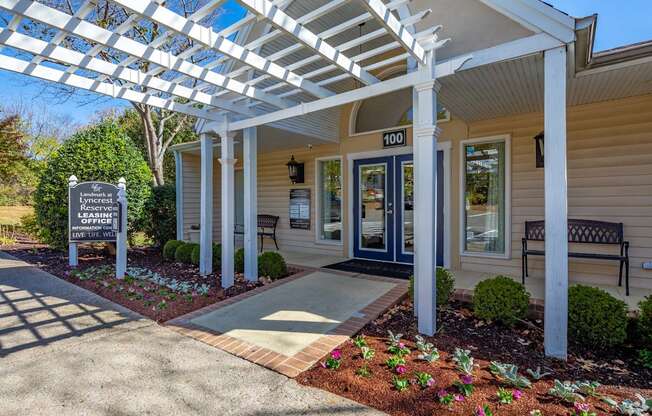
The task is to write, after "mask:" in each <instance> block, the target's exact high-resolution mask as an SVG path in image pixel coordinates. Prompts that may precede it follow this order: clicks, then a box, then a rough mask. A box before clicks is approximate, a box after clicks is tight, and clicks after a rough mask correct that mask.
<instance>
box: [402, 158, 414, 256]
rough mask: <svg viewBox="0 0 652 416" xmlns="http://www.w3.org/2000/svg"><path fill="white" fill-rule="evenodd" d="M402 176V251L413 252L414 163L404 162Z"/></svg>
mask: <svg viewBox="0 0 652 416" xmlns="http://www.w3.org/2000/svg"><path fill="white" fill-rule="evenodd" d="M401 169H402V175H401V176H402V178H403V201H402V208H403V253H414V164H413V163H412V162H404V163H403V164H402V166H401Z"/></svg>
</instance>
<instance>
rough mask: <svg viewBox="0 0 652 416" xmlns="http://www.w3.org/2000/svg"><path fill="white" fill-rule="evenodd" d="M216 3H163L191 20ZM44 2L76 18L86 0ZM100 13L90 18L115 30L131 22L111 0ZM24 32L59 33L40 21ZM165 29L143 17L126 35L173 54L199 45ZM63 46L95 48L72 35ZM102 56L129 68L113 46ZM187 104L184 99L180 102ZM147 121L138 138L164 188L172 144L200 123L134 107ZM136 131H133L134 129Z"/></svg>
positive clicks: (139, 63) (191, 83) (61, 90)
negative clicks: (140, 138)
mask: <svg viewBox="0 0 652 416" xmlns="http://www.w3.org/2000/svg"><path fill="white" fill-rule="evenodd" d="M209 1H210V0H168V1H165V2H163V4H164V5H165V6H166V7H168V8H169V9H171V10H174V11H175V12H177V13H178V14H180V15H182V16H184V17H186V18H188V17H190V16H191V15H192V14H193V13H194V12H196V11H197V10H199V9H200V8H201V7H203V6H204V5H206V4H207V3H208V2H209ZM42 3H45V4H47V5H48V6H50V7H53V8H56V9H59V10H62V11H64V12H66V13H68V14H70V15H73V14H75V11H76V10H78V9H79V7H80V4H81V3H83V2H82V1H81V0H44V1H42ZM94 4H95V7H94V10H93V11H92V12H91V13H89V14H88V16H87V17H86V20H88V21H91V22H92V23H95V24H96V25H98V26H101V27H103V28H106V29H109V30H112V29H116V28H118V27H119V26H120V25H122V24H123V23H125V21H126V20H127V19H128V18H129V13H128V12H127V11H126V10H125V9H123V8H122V7H120V6H118V5H116V4H114V3H112V2H109V1H107V0H98V1H96V2H94ZM220 13H221V12H220V9H219V8H216V10H214V11H213V12H212V13H210V14H209V15H208V16H205V17H204V18H202V19H201V20H200V21H199V22H200V23H201V24H203V25H206V26H213V24H214V22H215V19H216V18H217V17H218V16H219V14H220ZM23 25H24V27H23V29H24V30H25V31H26V32H27V33H29V34H31V35H33V36H36V37H39V38H46V39H47V38H50V39H51V38H52V37H53V36H56V33H57V31H56V30H54V29H52V28H51V27H48V26H46V25H42V24H39V23H35V22H31V21H30V22H27V23H24V24H23ZM167 33H168V32H166V31H165V30H162V28H160V27H159V25H157V24H154V23H151V22H147V21H145V20H142V19H137V20H136V23H135V24H133V25H132V26H131V29H130V30H128V31H127V32H126V33H125V36H127V37H130V38H132V39H135V40H137V41H139V42H142V43H144V44H150V43H151V42H152V41H154V40H155V39H158V38H159V37H161V36H163V37H165V41H164V42H162V44H161V45H160V46H159V47H158V49H160V50H162V51H165V52H170V53H171V54H173V55H178V54H180V53H183V52H185V51H187V50H189V49H191V48H193V47H194V46H195V44H194V41H192V40H191V39H188V38H186V37H182V36H168V34H167ZM61 45H62V46H63V47H66V48H69V49H73V50H76V51H79V52H86V51H88V49H89V47H90V46H93V45H89V43H88V42H87V41H86V40H84V39H81V38H77V37H73V36H66V37H65V38H64V39H63V40H62V41H61ZM218 56H219V55H218V54H217V53H216V52H215V51H211V50H206V49H203V50H202V51H201V52H200V51H198V52H196V53H194V54H192V56H189V57H188V58H186V59H187V60H188V61H190V62H193V63H201V62H203V61H206V60H214V59H217V57H218ZM97 58H99V59H103V60H105V61H108V62H112V63H115V64H121V65H125V62H127V57H126V56H125V54H123V53H120V52H118V51H116V50H114V49H112V48H102V49H101V50H100V52H99V53H98V54H97ZM129 67H131V68H134V69H136V68H137V69H139V70H141V71H143V72H149V71H154V74H155V75H158V76H161V77H162V78H165V79H168V80H172V79H174V78H176V77H178V76H179V74H178V73H176V72H175V71H172V70H167V69H166V68H155V67H154V65H153V64H151V63H149V62H148V61H145V60H136V61H134V62H130V63H129ZM98 80H100V81H103V80H104V79H103V77H98ZM106 81H108V82H113V83H115V84H116V85H120V86H122V85H124V83H123V82H122V81H120V80H111V79H108V80H106ZM47 85H48V87H47V88H48V89H49V90H50V92H51V93H52V94H55V96H56V97H57V98H58V99H60V100H62V99H67V98H70V97H71V96H72V95H73V94H78V95H79V94H86V97H91V98H90V99H88V101H87V102H92V101H96V100H98V98H97V96H96V95H89V94H88V93H79V92H76V91H75V90H74V89H73V88H71V87H67V86H64V85H61V84H53V85H52V84H47ZM184 85H186V86H188V87H191V88H194V87H196V86H197V81H196V80H195V79H192V80H188V81H186V82H185V83H184ZM133 88H134V89H137V90H138V91H140V92H143V93H145V94H147V95H163V96H165V94H162V93H160V92H158V91H156V90H152V89H150V88H146V87H142V86H134V87H133ZM179 101H183V100H179ZM132 105H133V108H134V110H135V114H137V116H138V118H139V119H140V122H141V132H142V134H141V135H139V136H138V137H142V143H143V149H144V151H145V154H146V155H147V157H146V160H147V164H148V165H149V167H150V170H151V171H152V173H153V176H154V182H155V184H156V185H163V184H164V183H165V178H166V175H165V158H166V152H167V150H168V148H169V146H170V145H171V144H173V143H176V142H178V141H179V140H180V137H182V136H183V137H185V138H186V139H187V138H188V136H187V135H185V133H184V132H187V131H188V130H191V129H192V127H193V126H194V124H195V121H196V120H195V118H194V117H192V116H189V115H185V114H178V113H174V112H172V111H168V110H163V109H159V108H154V107H151V106H149V105H146V104H138V103H132ZM132 116H133V115H132V114H128V115H127V118H130V117H132ZM130 133H132V132H131V131H130Z"/></svg>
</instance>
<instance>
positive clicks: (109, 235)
mask: <svg viewBox="0 0 652 416" xmlns="http://www.w3.org/2000/svg"><path fill="white" fill-rule="evenodd" d="M118 190H119V189H118V187H117V186H115V185H112V184H109V183H103V182H83V183H80V184H78V185H76V186H73V187H71V188H70V193H69V198H70V201H69V205H68V206H69V211H68V212H69V222H68V224H69V230H68V232H69V234H68V235H69V239H70V241H71V242H89V241H116V236H117V233H118V232H119V231H120V220H119V219H120V204H119V203H118Z"/></svg>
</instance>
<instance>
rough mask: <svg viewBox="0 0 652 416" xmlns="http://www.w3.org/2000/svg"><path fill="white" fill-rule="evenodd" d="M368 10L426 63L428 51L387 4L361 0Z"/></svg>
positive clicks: (373, 0)
mask: <svg viewBox="0 0 652 416" xmlns="http://www.w3.org/2000/svg"><path fill="white" fill-rule="evenodd" d="M361 1H362V3H363V4H364V5H365V7H366V8H367V10H369V12H370V13H371V14H372V15H374V17H376V20H378V22H379V23H380V24H381V25H382V26H383V27H384V28H385V29H386V30H387V32H388V33H389V34H390V35H391V36H392V37H393V38H394V39H396V40H397V41H399V42H400V43H401V45H403V47H404V48H405V49H407V51H408V52H409V53H410V55H412V57H414V59H416V60H417V61H419V62H421V63H424V62H425V61H424V60H425V56H426V51H425V50H424V49H423V48H422V47H421V45H420V44H419V42H417V40H416V39H414V37H413V36H412V34H411V33H410V31H409V30H407V28H406V27H405V26H403V25H402V24H401V23H400V22H399V21H398V19H397V18H396V17H395V16H394V15H393V14H392V12H391V10H389V9H388V8H387V6H385V4H384V3H383V2H382V1H381V0H361Z"/></svg>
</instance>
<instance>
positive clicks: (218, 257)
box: [213, 244, 222, 273]
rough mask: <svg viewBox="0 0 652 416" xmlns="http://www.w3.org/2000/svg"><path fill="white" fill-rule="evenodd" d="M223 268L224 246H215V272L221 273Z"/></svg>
mask: <svg viewBox="0 0 652 416" xmlns="http://www.w3.org/2000/svg"><path fill="white" fill-rule="evenodd" d="M220 267H222V244H213V271H214V272H216V273H217V272H219V269H220Z"/></svg>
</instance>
